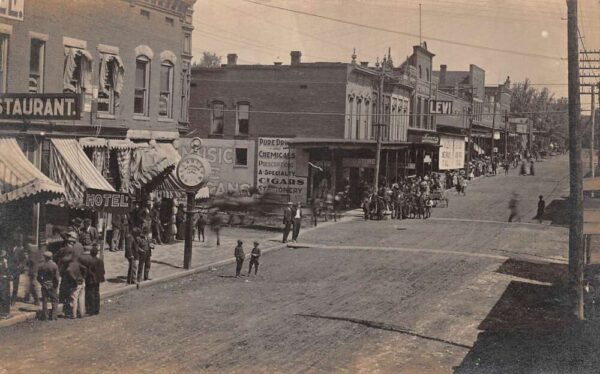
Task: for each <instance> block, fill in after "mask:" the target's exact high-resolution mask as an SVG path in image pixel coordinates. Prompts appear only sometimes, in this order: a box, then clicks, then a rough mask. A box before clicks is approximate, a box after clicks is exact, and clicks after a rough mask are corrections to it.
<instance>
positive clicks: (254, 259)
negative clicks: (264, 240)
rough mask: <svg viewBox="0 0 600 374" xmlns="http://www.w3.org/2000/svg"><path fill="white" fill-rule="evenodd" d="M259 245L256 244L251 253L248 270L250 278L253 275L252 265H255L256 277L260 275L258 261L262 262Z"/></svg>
mask: <svg viewBox="0 0 600 374" xmlns="http://www.w3.org/2000/svg"><path fill="white" fill-rule="evenodd" d="M258 245H259V243H258V242H254V248H252V252H250V267H249V268H248V276H250V274H251V273H252V265H254V275H256V273H258V261H259V260H260V255H261V251H260V248H258Z"/></svg>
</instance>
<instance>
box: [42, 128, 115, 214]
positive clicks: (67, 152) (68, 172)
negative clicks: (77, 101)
mask: <svg viewBox="0 0 600 374" xmlns="http://www.w3.org/2000/svg"><path fill="white" fill-rule="evenodd" d="M51 141H52V148H51V155H50V162H51V167H50V178H52V180H54V181H55V182H57V183H59V184H61V185H63V186H64V188H65V198H66V201H67V203H68V204H69V205H71V206H80V205H83V194H84V192H85V190H86V189H88V188H91V189H96V190H104V191H114V190H115V189H114V188H113V187H112V186H111V185H110V183H108V182H107V181H106V179H104V177H103V176H102V174H100V172H99V171H98V169H96V168H95V167H94V165H93V164H92V162H91V161H90V159H89V158H88V157H87V155H86V154H85V152H84V151H83V148H82V147H81V145H80V144H79V142H78V141H77V140H76V139H51Z"/></svg>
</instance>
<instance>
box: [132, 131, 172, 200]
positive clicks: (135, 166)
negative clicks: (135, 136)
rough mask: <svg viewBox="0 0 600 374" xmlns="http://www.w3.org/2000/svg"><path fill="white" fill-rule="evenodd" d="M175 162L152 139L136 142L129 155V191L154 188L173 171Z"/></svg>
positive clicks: (170, 155)
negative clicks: (146, 141)
mask: <svg viewBox="0 0 600 374" xmlns="http://www.w3.org/2000/svg"><path fill="white" fill-rule="evenodd" d="M177 162H178V160H177V159H175V158H174V157H173V155H172V154H170V153H169V152H165V151H164V150H162V148H161V146H160V145H159V144H158V143H156V142H154V141H153V142H150V144H148V143H141V144H139V143H138V144H137V148H136V149H134V150H133V151H132V156H131V186H130V191H131V192H132V193H133V192H135V190H136V189H140V188H142V187H146V188H148V189H150V190H154V189H155V188H156V186H157V185H159V184H161V183H162V182H163V180H164V178H165V177H166V176H168V175H169V173H171V172H172V171H173V169H174V168H175V166H176V165H177Z"/></svg>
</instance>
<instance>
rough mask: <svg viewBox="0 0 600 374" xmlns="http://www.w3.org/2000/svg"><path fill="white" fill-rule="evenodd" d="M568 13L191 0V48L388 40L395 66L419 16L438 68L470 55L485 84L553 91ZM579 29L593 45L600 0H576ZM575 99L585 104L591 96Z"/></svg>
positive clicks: (558, 5) (547, 0) (271, 58)
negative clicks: (518, 84) (526, 81)
mask: <svg viewBox="0 0 600 374" xmlns="http://www.w3.org/2000/svg"><path fill="white" fill-rule="evenodd" d="M256 3H259V4H256ZM419 3H421V22H419ZM260 4H264V5H269V6H274V7H279V8H287V9H291V10H295V11H298V12H304V13H312V14H316V15H319V16H323V17H327V18H335V19H339V20H344V21H348V22H351V23H356V24H360V25H365V26H369V27H371V28H367V27H361V26H358V25H351V24H346V23H340V22H336V21H334V20H331V19H324V18H319V17H315V16H310V15H307V14H301V13H298V12H290V11H287V10H283V9H275V8H272V7H266V6H264V5H260ZM566 17H567V6H566V2H565V0H310V1H309V0H304V1H300V0H198V1H197V2H196V5H195V7H194V27H195V30H194V34H193V53H194V56H197V57H198V56H201V55H202V52H203V51H211V52H215V53H217V54H218V55H220V56H223V60H222V61H223V62H226V55H227V54H228V53H237V55H238V64H269V65H270V64H273V62H275V61H280V62H283V63H284V64H289V61H290V51H292V50H299V51H301V52H302V61H303V62H315V61H334V62H350V61H351V56H352V53H353V50H354V49H356V55H357V56H358V57H357V60H358V61H369V62H370V64H371V65H373V64H374V63H375V61H376V59H377V58H378V57H379V58H380V59H381V57H382V56H384V54H387V51H388V48H391V55H392V59H393V61H394V64H395V65H396V66H397V65H399V64H400V63H402V62H403V61H404V60H405V59H406V57H407V56H408V55H410V54H411V52H412V46H413V45H417V44H418V43H419V25H420V27H421V35H422V40H424V41H426V42H427V46H428V49H429V51H431V52H432V53H434V54H435V55H436V56H435V57H434V62H433V63H434V67H435V70H439V66H440V64H446V65H447V66H448V70H468V69H469V64H475V65H478V66H480V67H481V68H483V69H484V70H485V71H486V85H494V84H498V83H502V82H504V80H505V79H506V77H507V76H510V79H511V82H516V81H522V80H524V79H525V78H529V79H530V80H531V82H532V83H533V84H535V85H536V87H538V88H540V89H541V88H543V87H548V89H550V91H551V92H553V93H554V94H555V96H557V97H560V96H567V86H566V82H567V61H566V57H567V21H566ZM373 27H374V28H376V29H373ZM382 29H385V30H382ZM579 30H580V33H581V35H582V37H583V45H584V46H585V48H586V49H587V50H600V0H579ZM465 44H466V45H465ZM580 47H581V45H580ZM490 48H491V50H490ZM598 56H599V57H600V55H598ZM598 73H600V72H598ZM581 100H582V107H583V108H586V107H589V101H590V99H589V96H582V99H581Z"/></svg>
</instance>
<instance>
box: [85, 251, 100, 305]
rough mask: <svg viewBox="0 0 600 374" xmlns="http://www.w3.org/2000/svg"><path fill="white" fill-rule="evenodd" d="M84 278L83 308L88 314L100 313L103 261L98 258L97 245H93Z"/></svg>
mask: <svg viewBox="0 0 600 374" xmlns="http://www.w3.org/2000/svg"><path fill="white" fill-rule="evenodd" d="M90 256H91V258H90V259H89V262H88V264H87V270H88V271H87V276H86V278H85V309H86V310H87V313H88V314H89V315H92V316H93V315H97V314H99V313H100V283H103V282H104V280H105V279H104V274H105V271H104V261H102V260H101V259H99V258H98V247H97V246H95V245H94V246H93V247H92V250H91V251H90Z"/></svg>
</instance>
